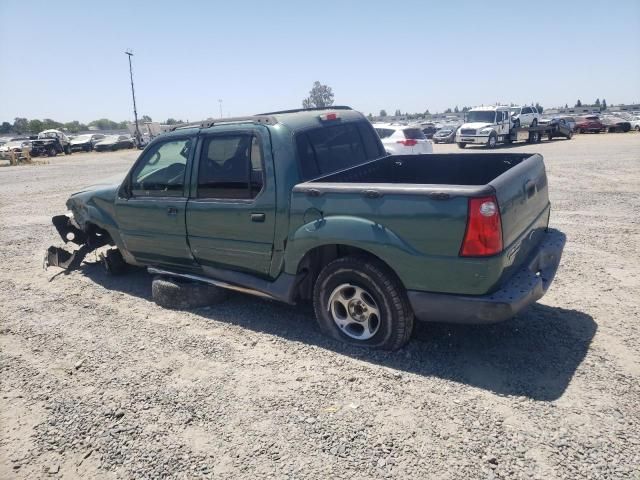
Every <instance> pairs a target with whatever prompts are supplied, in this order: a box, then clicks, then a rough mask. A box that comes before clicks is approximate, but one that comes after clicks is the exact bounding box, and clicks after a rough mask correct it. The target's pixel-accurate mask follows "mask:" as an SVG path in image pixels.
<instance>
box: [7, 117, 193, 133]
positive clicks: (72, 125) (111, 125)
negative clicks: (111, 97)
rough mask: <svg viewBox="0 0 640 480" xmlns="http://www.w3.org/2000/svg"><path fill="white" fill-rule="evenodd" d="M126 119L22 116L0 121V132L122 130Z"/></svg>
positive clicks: (178, 121)
mask: <svg viewBox="0 0 640 480" xmlns="http://www.w3.org/2000/svg"><path fill="white" fill-rule="evenodd" d="M152 121H153V120H152V119H151V117H150V116H148V115H143V116H142V118H141V119H140V122H152ZM128 123H129V122H128V121H126V120H125V121H122V122H114V121H113V120H109V119H108V118H100V119H99V120H94V121H92V122H89V123H86V124H85V123H81V122H78V121H77V120H74V121H72V122H66V123H63V122H57V121H55V120H52V119H51V118H45V119H43V120H39V119H37V118H36V119H32V120H29V119H27V118H23V117H16V118H15V119H14V120H13V123H9V122H2V123H1V124H0V134H3V133H15V134H18V135H23V134H31V135H36V134H38V133H40V132H42V131H43V130H49V129H56V130H64V131H65V132H68V133H78V132H84V131H87V130H89V128H92V129H96V130H124V129H126V128H127V125H128ZM165 123H166V124H167V125H175V124H178V123H183V122H182V120H175V119H173V118H169V119H167V121H166V122H165Z"/></svg>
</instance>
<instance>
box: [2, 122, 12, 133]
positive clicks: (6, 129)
mask: <svg viewBox="0 0 640 480" xmlns="http://www.w3.org/2000/svg"><path fill="white" fill-rule="evenodd" d="M10 131H11V124H10V123H9V122H2V125H0V133H9V132H10Z"/></svg>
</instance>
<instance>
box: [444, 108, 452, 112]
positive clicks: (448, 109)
mask: <svg viewBox="0 0 640 480" xmlns="http://www.w3.org/2000/svg"><path fill="white" fill-rule="evenodd" d="M444 113H452V112H451V109H450V108H447V109H446V110H445V111H444Z"/></svg>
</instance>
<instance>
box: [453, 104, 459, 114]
mask: <svg viewBox="0 0 640 480" xmlns="http://www.w3.org/2000/svg"><path fill="white" fill-rule="evenodd" d="M453 113H460V109H459V108H458V105H456V108H454V109H453Z"/></svg>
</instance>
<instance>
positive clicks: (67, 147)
mask: <svg viewBox="0 0 640 480" xmlns="http://www.w3.org/2000/svg"><path fill="white" fill-rule="evenodd" d="M64 154H65V155H71V145H67V146H66V147H64Z"/></svg>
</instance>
